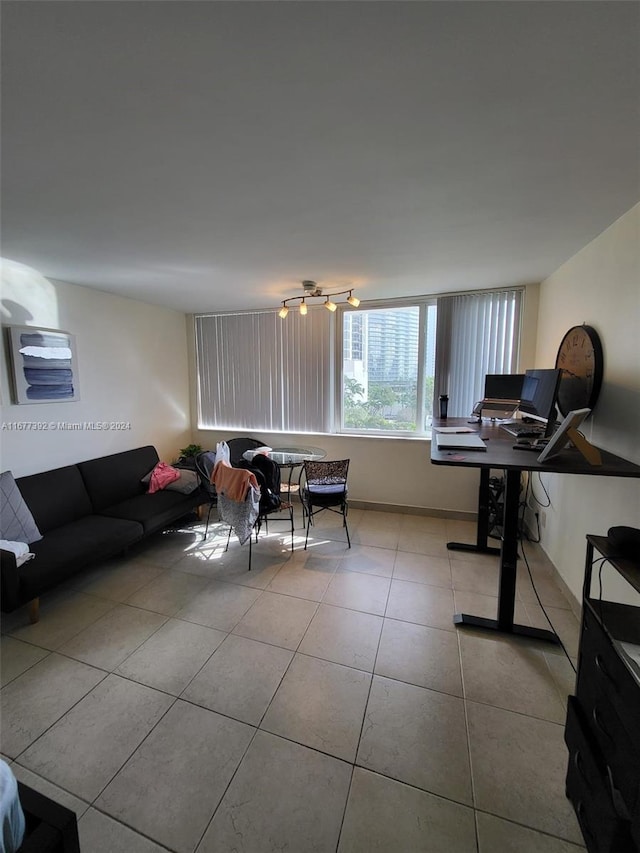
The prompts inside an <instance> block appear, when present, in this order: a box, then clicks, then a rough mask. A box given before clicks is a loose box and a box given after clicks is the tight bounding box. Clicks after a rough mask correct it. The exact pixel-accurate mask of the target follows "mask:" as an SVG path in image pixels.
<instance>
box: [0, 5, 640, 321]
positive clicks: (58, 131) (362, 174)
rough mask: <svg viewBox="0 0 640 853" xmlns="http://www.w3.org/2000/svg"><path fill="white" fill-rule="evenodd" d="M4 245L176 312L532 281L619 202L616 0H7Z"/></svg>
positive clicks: (20, 256)
mask: <svg viewBox="0 0 640 853" xmlns="http://www.w3.org/2000/svg"><path fill="white" fill-rule="evenodd" d="M2 11H3V35H2V38H3V78H4V83H3V102H2V105H3V106H2V108H3V121H2V142H3V164H2V178H3V211H2V225H3V245H2V254H3V256H4V257H7V258H10V259H12V260H14V261H19V262H22V263H25V264H27V265H29V266H31V267H34V268H35V269H36V270H38V271H39V272H40V273H42V274H43V275H45V276H46V277H48V278H54V279H61V280H64V281H69V282H73V283H77V284H83V285H89V286H91V287H97V288H100V289H102V290H107V291H112V292H114V293H120V294H124V295H128V296H131V297H134V298H138V299H143V300H145V301H148V302H154V303H158V304H163V305H167V306H170V307H174V308H177V309H180V310H183V311H188V312H190V311H200V310H209V309H224V310H227V309H233V308H261V307H270V306H272V305H275V304H277V303H278V301H279V300H281V299H283V298H285V297H287V296H292V295H297V294H298V293H302V288H301V285H300V282H301V281H302V279H314V280H316V281H317V282H318V283H319V284H320V285H321V286H323V287H325V288H331V287H334V288H338V287H339V288H343V287H347V286H348V287H351V286H355V287H356V288H357V295H358V296H360V298H361V299H371V298H379V297H389V296H404V295H413V294H422V293H434V292H442V291H449V290H466V289H476V288H487V287H492V286H501V285H515V284H522V283H527V282H531V281H539V280H541V279H543V278H544V277H546V276H547V275H549V274H550V273H551V272H553V271H554V270H555V269H557V267H558V266H560V264H562V263H563V262H564V261H565V260H567V259H568V258H569V257H571V256H572V255H573V254H574V253H575V252H577V251H578V250H579V249H580V248H582V247H583V246H584V245H586V243H588V242H589V241H590V240H591V239H593V237H595V236H596V235H597V234H598V233H600V232H601V231H602V230H603V229H604V228H606V227H607V226H608V225H609V224H611V223H612V222H613V221H614V220H615V219H616V218H617V217H619V216H620V215H621V214H623V213H624V212H625V211H626V210H628V209H629V208H631V207H632V206H633V205H634V204H635V203H636V202H637V201H638V198H639V197H640V191H639V175H640V163H639V153H638V151H639V149H638V145H639V140H640V125H639V114H638V95H639V52H638V16H639V13H640V5H639V4H638V3H635V2H632V3H627V2H620V3H618V2H573V3H571V2H562V3H561V2H496V3H494V2H474V0H471V2H463V1H462V2H425V1H424V0H423V2H403V0H398V1H397V2H326V1H325V2H260V0H258V2H188V0H187V1H185V2H178V0H167V2H108V0H107V2H103V1H102V0H98V2H58V0H54V1H53V2H13V0H5V2H3V10H2Z"/></svg>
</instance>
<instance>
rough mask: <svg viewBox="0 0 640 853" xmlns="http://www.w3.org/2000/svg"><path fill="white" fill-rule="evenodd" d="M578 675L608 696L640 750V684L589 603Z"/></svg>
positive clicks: (631, 738) (599, 692)
mask: <svg viewBox="0 0 640 853" xmlns="http://www.w3.org/2000/svg"><path fill="white" fill-rule="evenodd" d="M596 606H597V605H596ZM578 675H579V680H582V682H583V686H586V685H587V684H589V685H592V686H593V689H594V690H595V691H596V692H597V693H598V694H601V695H604V696H607V698H608V699H609V700H610V702H611V704H612V705H613V706H614V708H615V709H616V712H617V714H618V717H619V718H620V721H621V723H622V725H623V726H624V728H625V730H626V732H627V735H628V738H629V740H630V742H631V743H632V744H634V745H635V748H636V749H637V750H639V751H640V727H639V726H638V720H639V719H640V686H639V685H638V683H637V682H636V680H635V679H634V677H633V676H632V675H631V673H630V672H629V670H628V669H627V667H626V666H625V664H624V663H623V662H622V660H621V659H620V656H619V655H618V652H617V651H616V649H615V648H614V646H613V645H612V643H611V640H610V639H609V636H608V635H607V633H606V631H604V629H603V628H602V626H601V625H600V623H599V622H598V620H597V619H596V618H595V616H594V614H593V612H592V611H591V609H590V607H589V606H585V608H584V620H583V627H582V639H581V645H580V672H579V674H578Z"/></svg>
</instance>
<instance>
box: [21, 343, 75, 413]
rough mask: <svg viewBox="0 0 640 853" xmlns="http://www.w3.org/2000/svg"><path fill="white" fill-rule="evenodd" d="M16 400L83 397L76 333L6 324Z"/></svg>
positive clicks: (51, 400) (57, 400)
mask: <svg viewBox="0 0 640 853" xmlns="http://www.w3.org/2000/svg"><path fill="white" fill-rule="evenodd" d="M7 335H8V349H9V356H10V368H11V369H10V379H11V386H12V388H11V391H12V397H13V403H15V404H17V405H37V404H40V403H71V402H75V401H76V400H79V399H80V385H79V374H78V357H77V353H76V342H75V336H74V335H72V334H71V333H70V332H64V331H62V330H61V329H42V328H39V327H36V326H7Z"/></svg>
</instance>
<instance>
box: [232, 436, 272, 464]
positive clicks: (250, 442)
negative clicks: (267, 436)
mask: <svg viewBox="0 0 640 853" xmlns="http://www.w3.org/2000/svg"><path fill="white" fill-rule="evenodd" d="M227 444H228V445H229V462H230V463H231V464H232V465H237V464H238V463H239V462H243V461H244V457H243V455H242V454H243V453H246V451H247V450H255V449H256V448H258V447H264V446H265V443H264V441H258V439H257V438H248V437H244V436H243V437H241V438H229V439H228V440H227Z"/></svg>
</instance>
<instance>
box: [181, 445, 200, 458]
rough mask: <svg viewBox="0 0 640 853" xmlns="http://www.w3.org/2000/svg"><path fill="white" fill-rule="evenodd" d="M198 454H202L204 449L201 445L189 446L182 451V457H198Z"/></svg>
mask: <svg viewBox="0 0 640 853" xmlns="http://www.w3.org/2000/svg"><path fill="white" fill-rule="evenodd" d="M198 453H202V447H201V446H200V445H199V444H188V445H187V446H186V447H183V448H181V450H180V456H181V457H188V456H197V455H198Z"/></svg>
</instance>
